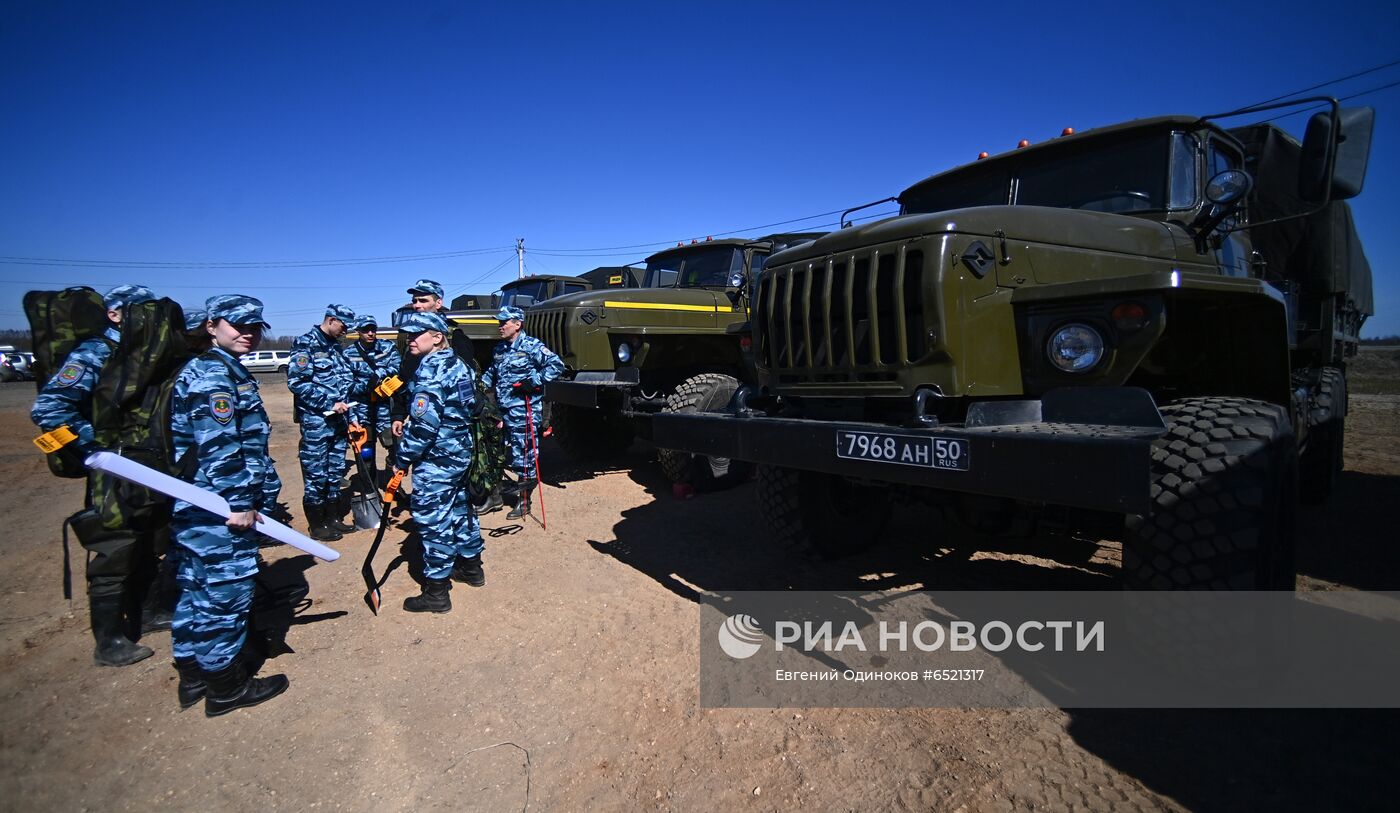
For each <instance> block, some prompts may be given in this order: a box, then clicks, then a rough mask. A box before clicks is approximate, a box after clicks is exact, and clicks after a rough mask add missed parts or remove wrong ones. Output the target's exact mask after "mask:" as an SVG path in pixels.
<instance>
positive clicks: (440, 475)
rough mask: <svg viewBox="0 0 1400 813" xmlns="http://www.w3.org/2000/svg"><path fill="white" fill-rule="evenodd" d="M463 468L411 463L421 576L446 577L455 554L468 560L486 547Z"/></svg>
mask: <svg viewBox="0 0 1400 813" xmlns="http://www.w3.org/2000/svg"><path fill="white" fill-rule="evenodd" d="M464 471H465V469H464V467H463V466H462V465H460V464H453V465H450V466H443V465H440V464H438V463H434V462H432V461H423V462H421V463H417V464H415V465H414V466H413V496H412V504H411V505H410V508H411V510H412V511H413V521H414V523H415V524H416V525H417V526H418V537H419V538H420V539H421V540H422V541H423V577H424V578H427V579H445V578H447V577H448V576H449V575H451V573H452V563H453V562H454V561H456V560H457V558H458V557H462V558H464V559H470V558H471V557H473V556H477V555H479V554H480V553H481V551H482V548H483V547H484V546H485V544H484V543H483V541H482V539H481V526H480V525H479V524H478V523H477V519H476V512H475V511H473V510H472V502H471V492H470V490H469V489H468V488H467V485H466V483H465V482H464V478H463V473H464Z"/></svg>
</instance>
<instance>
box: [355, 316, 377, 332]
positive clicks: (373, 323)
mask: <svg viewBox="0 0 1400 813" xmlns="http://www.w3.org/2000/svg"><path fill="white" fill-rule="evenodd" d="M371 327H379V320H378V319H375V318H374V317H373V316H371V315H370V314H368V313H367V314H365V315H364V316H361V317H360V318H359V319H356V320H355V329H356V330H364V329H366V328H371Z"/></svg>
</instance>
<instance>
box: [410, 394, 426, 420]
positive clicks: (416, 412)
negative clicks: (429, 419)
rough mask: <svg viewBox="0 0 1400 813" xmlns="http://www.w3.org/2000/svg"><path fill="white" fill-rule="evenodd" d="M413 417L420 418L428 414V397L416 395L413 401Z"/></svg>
mask: <svg viewBox="0 0 1400 813" xmlns="http://www.w3.org/2000/svg"><path fill="white" fill-rule="evenodd" d="M411 412H412V414H413V417H415V418H421V417H423V416H424V415H426V414H427V413H428V396H426V395H418V396H417V397H415V398H414V399H413V408H412V410H411Z"/></svg>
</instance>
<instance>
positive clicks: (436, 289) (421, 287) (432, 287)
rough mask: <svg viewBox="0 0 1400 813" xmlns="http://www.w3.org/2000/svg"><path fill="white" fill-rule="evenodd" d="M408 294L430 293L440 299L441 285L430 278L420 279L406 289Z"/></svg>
mask: <svg viewBox="0 0 1400 813" xmlns="http://www.w3.org/2000/svg"><path fill="white" fill-rule="evenodd" d="M408 292H409V293H410V294H432V295H433V296H435V297H437V298H438V299H442V286H441V285H439V284H438V283H436V282H433V281H432V280H430V279H420V280H418V281H417V282H415V283H413V287H412V288H409V289H408Z"/></svg>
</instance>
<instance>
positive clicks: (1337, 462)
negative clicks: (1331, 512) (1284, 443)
mask: <svg viewBox="0 0 1400 813" xmlns="http://www.w3.org/2000/svg"><path fill="white" fill-rule="evenodd" d="M1346 414H1347V380H1346V374H1345V373H1343V372H1342V371H1341V370H1340V369H1338V368H1336V367H1327V368H1324V369H1323V371H1322V376H1321V379H1320V380H1319V381H1318V388H1317V397H1316V398H1314V399H1313V406H1312V413H1311V420H1312V421H1313V422H1314V425H1313V426H1312V427H1311V428H1310V429H1309V432H1308V438H1307V447H1306V448H1305V449H1304V450H1303V455H1302V457H1301V458H1300V459H1299V460H1298V497H1299V499H1300V500H1302V501H1303V502H1304V503H1306V504H1308V505H1321V504H1322V503H1325V502H1327V500H1328V499H1329V498H1330V497H1331V496H1332V490H1333V489H1334V488H1335V487H1336V484H1337V477H1338V476H1339V475H1340V474H1341V473H1342V453H1343V447H1344V446H1345V444H1346Z"/></svg>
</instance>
